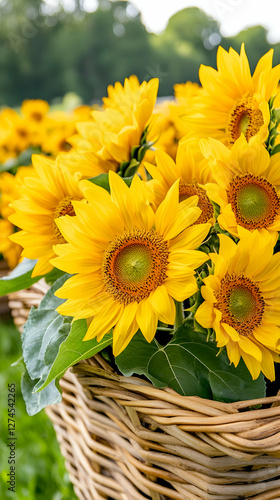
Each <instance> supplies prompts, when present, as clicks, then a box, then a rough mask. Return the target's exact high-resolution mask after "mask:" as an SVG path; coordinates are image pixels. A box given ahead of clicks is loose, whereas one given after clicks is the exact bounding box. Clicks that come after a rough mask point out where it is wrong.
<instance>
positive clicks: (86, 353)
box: [36, 320, 113, 390]
mask: <svg viewBox="0 0 280 500" xmlns="http://www.w3.org/2000/svg"><path fill="white" fill-rule="evenodd" d="M86 331H87V323H86V320H78V321H74V322H73V323H72V328H71V331H70V333H69V335H68V337H67V339H66V340H65V341H64V342H63V343H61V345H60V348H59V352H58V355H57V357H56V359H55V361H54V363H53V365H52V368H51V370H50V372H49V374H48V377H47V378H46V380H45V382H44V384H42V385H41V386H40V390H41V389H44V388H45V387H46V386H47V385H48V384H49V383H50V382H51V381H52V380H54V379H57V378H60V377H62V375H63V374H64V373H65V372H66V370H67V369H68V368H70V366H73V365H75V364H76V363H78V362H79V361H82V359H87V358H91V357H92V356H94V355H95V354H97V353H98V352H100V351H101V350H102V349H105V347H107V346H108V345H110V344H111V343H112V339H113V337H112V332H110V333H107V334H106V335H105V336H104V337H103V339H102V340H101V341H100V342H97V340H96V339H92V340H85V341H84V340H83V338H84V336H85V334H86ZM36 389H38V388H37V387H36Z"/></svg>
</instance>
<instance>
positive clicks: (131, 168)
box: [124, 158, 140, 179]
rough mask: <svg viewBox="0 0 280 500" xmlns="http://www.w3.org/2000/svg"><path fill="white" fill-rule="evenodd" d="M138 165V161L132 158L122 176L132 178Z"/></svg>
mask: <svg viewBox="0 0 280 500" xmlns="http://www.w3.org/2000/svg"><path fill="white" fill-rule="evenodd" d="M139 165H140V162H139V161H137V160H136V159H135V158H132V160H131V161H130V163H129V166H128V167H127V169H126V170H125V172H124V178H125V179H128V178H132V177H133V176H134V174H136V172H137V170H138V167H139Z"/></svg>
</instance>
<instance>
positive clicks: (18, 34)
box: [0, 0, 280, 106]
mask: <svg viewBox="0 0 280 500" xmlns="http://www.w3.org/2000/svg"><path fill="white" fill-rule="evenodd" d="M83 3H84V2H83V0H75V1H73V2H72V4H71V3H69V6H71V5H72V10H71V12H69V8H68V11H65V10H64V7H63V6H65V5H68V4H67V2H64V3H63V1H62V0H57V2H56V4H55V3H52V4H48V3H45V2H43V1H42V0H0V64H1V73H0V105H9V106H18V105H20V103H21V101H22V100H23V99H26V98H44V99H47V100H49V101H52V100H53V99H55V98H57V97H62V96H63V95H64V94H65V93H66V92H69V91H74V92H76V93H77V94H79V95H80V96H81V97H82V99H83V100H84V102H92V101H95V100H100V99H101V97H102V96H104V95H105V94H106V88H107V86H108V85H109V84H110V83H114V82H115V81H117V80H119V81H122V82H123V80H124V78H125V77H126V76H129V75H131V74H136V75H137V76H138V78H139V79H140V80H143V79H150V78H152V77H158V78H159V79H160V91H159V93H160V95H171V94H172V93H173V85H174V84H175V83H182V82H186V81H187V80H191V81H198V69H199V66H200V64H201V63H202V64H207V65H211V66H213V67H215V64H216V50H217V46H218V45H219V44H221V45H222V46H224V47H225V48H227V49H228V48H229V47H230V46H232V47H234V48H235V49H236V50H238V51H239V49H240V45H241V43H242V42H243V41H244V42H245V44H246V51H247V54H248V56H249V59H250V61H251V65H252V68H254V66H255V64H256V62H257V60H258V59H259V58H260V57H261V56H262V55H263V54H264V53H265V52H266V51H267V50H269V48H270V44H269V43H268V41H267V38H266V30H265V29H264V28H262V27H260V26H258V27H254V28H249V29H248V30H246V31H243V32H242V33H240V34H239V35H237V36H236V37H232V38H223V37H222V35H221V33H220V30H219V25H218V23H217V22H216V21H215V20H213V19H211V18H209V17H208V16H207V15H206V14H205V13H204V12H203V11H201V10H199V9H198V8H195V7H192V8H187V9H184V10H182V11H180V12H178V13H176V14H175V15H174V16H172V17H171V19H170V20H169V23H168V25H167V28H166V30H165V31H164V32H163V33H162V34H160V35H155V34H153V33H149V32H148V31H147V30H146V28H145V26H144V25H143V23H142V20H141V16H140V13H139V12H138V11H137V9H136V8H135V7H133V6H132V4H130V3H129V2H125V1H114V2H110V1H109V0H99V6H98V8H97V9H96V11H95V12H92V13H87V12H85V11H84V10H83ZM279 59H280V44H277V45H275V63H277V61H279Z"/></svg>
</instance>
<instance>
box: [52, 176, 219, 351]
mask: <svg viewBox="0 0 280 500" xmlns="http://www.w3.org/2000/svg"><path fill="white" fill-rule="evenodd" d="M109 181H110V188H111V195H109V194H108V193H107V192H106V191H105V190H104V189H102V188H100V187H98V186H95V185H92V184H91V183H89V181H83V182H82V183H81V184H82V185H83V192H84V195H85V197H86V199H87V201H88V204H86V205H85V204H83V203H81V202H73V206H74V209H75V213H76V217H73V218H71V219H70V218H69V217H64V218H63V219H59V220H58V221H57V225H58V228H59V230H60V232H61V234H63V236H64V238H65V240H67V241H68V242H69V244H67V245H57V246H56V247H55V248H54V250H55V252H56V253H57V255H58V257H57V258H56V259H52V261H51V262H52V264H53V265H54V266H55V267H57V268H59V269H61V270H63V271H66V272H71V273H72V274H73V273H74V274H75V275H74V276H73V277H71V278H70V279H69V280H68V281H66V283H65V285H63V287H62V288H61V289H60V290H59V291H58V292H57V296H59V297H63V298H66V299H68V300H67V301H66V302H65V303H64V304H62V305H61V306H60V307H59V308H58V311H59V313H61V314H66V315H68V314H70V315H71V316H74V319H78V318H88V322H89V326H88V331H87V334H86V336H85V338H84V340H88V339H92V338H95V337H96V338H97V341H100V340H101V339H102V337H103V336H104V335H105V334H106V333H107V332H109V331H110V330H111V329H113V352H114V355H115V356H117V355H118V354H120V353H121V352H122V351H123V349H125V347H126V346H127V344H128V343H129V342H130V340H131V339H132V337H133V335H134V334H135V333H136V332H137V330H138V329H140V330H141V332H142V334H143V335H144V337H145V339H146V340H147V341H148V342H151V340H152V339H153V337H154V335H155V332H156V329H157V323H158V320H160V321H163V322H164V323H167V324H174V321H175V303H174V300H176V301H183V300H184V299H186V298H188V297H190V296H191V295H193V294H194V293H195V291H196V290H197V283H196V279H195V276H194V274H195V271H194V269H195V268H197V267H198V266H200V265H201V264H202V263H204V262H205V261H206V260H207V259H208V257H207V255H206V254H205V253H204V252H200V251H198V250H194V249H195V248H198V247H199V246H200V244H201V243H202V241H203V240H204V238H205V236H206V235H207V233H208V231H209V228H210V224H201V225H196V226H192V227H190V226H191V225H192V224H193V223H194V222H195V220H196V219H197V218H198V216H199V214H200V209H199V208H198V207H196V206H194V205H195V203H196V200H194V199H192V200H191V201H190V200H185V202H183V203H181V204H179V181H177V182H176V183H175V184H174V185H173V186H172V187H171V189H170V190H169V191H168V193H167V195H166V198H165V199H164V201H163V202H162V204H161V205H160V206H159V208H158V209H157V211H156V212H154V211H153V210H152V208H151V206H150V199H149V191H148V192H147V190H146V189H147V188H146V184H145V182H144V181H141V180H140V179H139V177H138V176H134V179H133V181H132V184H131V187H130V188H128V187H127V185H126V184H125V182H124V181H123V180H122V179H121V178H120V177H119V176H118V175H117V174H115V173H114V172H110V173H109ZM76 273H77V274H76ZM92 318H93V319H92Z"/></svg>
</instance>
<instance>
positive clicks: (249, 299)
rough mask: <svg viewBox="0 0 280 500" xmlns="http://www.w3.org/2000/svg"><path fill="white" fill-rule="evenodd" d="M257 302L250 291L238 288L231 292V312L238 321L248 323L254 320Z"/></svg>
mask: <svg viewBox="0 0 280 500" xmlns="http://www.w3.org/2000/svg"><path fill="white" fill-rule="evenodd" d="M256 302H257V301H256V298H255V297H254V295H253V294H252V293H251V291H250V290H248V289H246V288H241V287H237V288H235V289H233V290H232V292H231V295H230V299H229V310H230V312H231V314H232V316H233V317H234V318H235V320H236V321H246V320H249V319H251V318H253V316H254V314H255V312H256Z"/></svg>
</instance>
